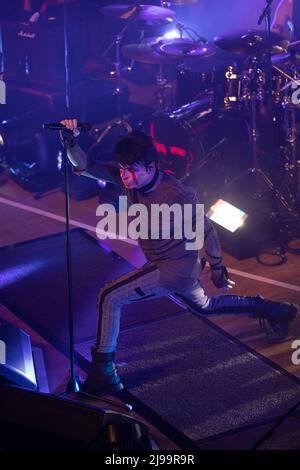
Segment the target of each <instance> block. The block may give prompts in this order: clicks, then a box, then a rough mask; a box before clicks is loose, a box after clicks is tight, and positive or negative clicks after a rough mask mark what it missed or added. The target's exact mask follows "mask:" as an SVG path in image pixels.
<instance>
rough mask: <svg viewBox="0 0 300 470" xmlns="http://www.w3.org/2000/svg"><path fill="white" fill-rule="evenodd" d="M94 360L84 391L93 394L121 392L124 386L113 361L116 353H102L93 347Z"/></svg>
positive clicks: (83, 386)
mask: <svg viewBox="0 0 300 470" xmlns="http://www.w3.org/2000/svg"><path fill="white" fill-rule="evenodd" d="M91 352H92V362H91V367H90V371H89V373H88V376H87V378H86V380H85V382H84V384H83V385H82V388H81V389H82V391H83V392H86V393H90V394H91V395H104V394H109V393H117V392H120V391H121V390H122V389H123V388H124V387H123V384H122V383H121V379H120V377H119V376H118V374H117V370H116V366H115V364H114V362H113V359H114V355H115V354H114V353H100V352H97V351H95V350H94V348H92V351H91Z"/></svg>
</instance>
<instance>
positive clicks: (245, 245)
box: [206, 195, 273, 260]
mask: <svg viewBox="0 0 300 470" xmlns="http://www.w3.org/2000/svg"><path fill="white" fill-rule="evenodd" d="M228 198H229V201H230V202H229V201H228ZM226 199H227V200H226V201H225V200H223V199H218V200H217V201H216V202H215V203H214V204H213V205H212V206H211V207H210V209H209V210H208V212H207V214H206V215H207V217H208V218H209V219H210V220H211V221H212V222H213V223H214V224H215V227H216V231H217V233H218V235H219V238H220V242H221V246H222V249H224V251H226V252H227V253H229V254H230V255H231V256H234V257H235V258H237V259H240V260H241V259H246V258H251V257H253V256H256V255H257V254H258V252H259V249H260V247H261V245H262V243H263V242H264V241H265V240H266V238H267V237H268V236H270V235H269V234H270V231H272V230H273V227H272V224H271V223H270V222H269V223H268V224H266V221H265V219H264V218H262V216H261V215H259V214H258V213H257V211H255V210H253V208H251V207H250V206H249V205H247V204H245V203H244V204H242V202H241V201H239V200H237V198H236V197H231V198H230V196H229V195H228V196H226Z"/></svg>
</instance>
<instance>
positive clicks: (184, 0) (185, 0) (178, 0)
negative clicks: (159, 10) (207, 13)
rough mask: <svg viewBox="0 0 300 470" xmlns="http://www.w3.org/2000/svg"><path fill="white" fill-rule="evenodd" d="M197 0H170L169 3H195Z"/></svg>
mask: <svg viewBox="0 0 300 470" xmlns="http://www.w3.org/2000/svg"><path fill="white" fill-rule="evenodd" d="M197 2H198V0H170V1H169V3H171V4H172V5H180V6H181V5H193V4H194V3H197Z"/></svg>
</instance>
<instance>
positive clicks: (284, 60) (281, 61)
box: [271, 52, 300, 66]
mask: <svg viewBox="0 0 300 470" xmlns="http://www.w3.org/2000/svg"><path fill="white" fill-rule="evenodd" d="M271 60H272V64H273V65H278V66H285V65H287V66H290V65H299V64H300V55H299V54H296V53H295V52H284V53H283V54H274V55H272V59H271Z"/></svg>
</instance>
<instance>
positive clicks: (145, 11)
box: [100, 3, 176, 24]
mask: <svg viewBox="0 0 300 470" xmlns="http://www.w3.org/2000/svg"><path fill="white" fill-rule="evenodd" d="M100 12H101V13H102V14H103V15H106V16H113V17H115V18H121V19H125V20H127V19H131V18H132V19H135V20H139V21H146V22H147V23H155V24H157V23H160V24H164V23H171V22H172V21H173V19H174V18H175V16H176V13H175V11H173V10H171V9H170V8H162V7H158V6H155V5H140V4H138V5H135V4H133V3H128V4H125V5H107V6H105V7H102V8H100Z"/></svg>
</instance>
